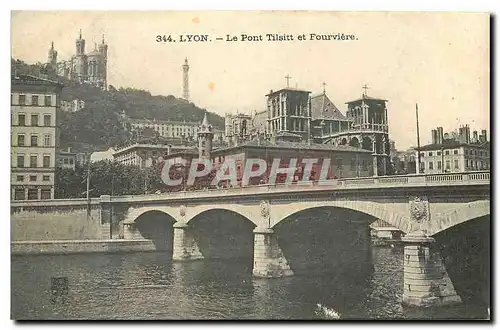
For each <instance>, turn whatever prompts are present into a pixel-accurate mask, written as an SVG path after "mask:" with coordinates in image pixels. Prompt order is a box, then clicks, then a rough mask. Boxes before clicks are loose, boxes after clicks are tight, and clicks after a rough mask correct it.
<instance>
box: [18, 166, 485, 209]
mask: <svg viewBox="0 0 500 330" xmlns="http://www.w3.org/2000/svg"><path fill="white" fill-rule="evenodd" d="M489 183H490V172H489V171H478V172H464V173H438V174H411V175H397V176H381V177H364V178H342V179H336V180H326V181H315V182H310V183H308V184H285V183H283V184H263V185H255V186H245V187H233V188H226V189H210V190H208V189H207V190H197V191H179V192H176V193H166V194H165V193H162V194H151V195H128V196H113V197H110V196H107V201H116V202H121V201H137V202H140V201H155V200H164V199H184V198H205V197H217V196H222V197H223V196H225V195H228V196H229V195H239V194H259V193H267V192H275V193H281V192H288V191H318V190H325V189H326V190H329V189H332V190H335V189H349V188H353V189H356V188H366V189H368V188H377V187H383V188H388V187H395V188H396V187H404V186H408V187H412V186H415V187H418V186H441V185H443V186H446V185H450V186H452V185H461V184H462V185H474V184H489ZM103 197H104V196H103ZM89 202H90V204H99V203H100V202H102V200H101V199H100V198H92V199H90V201H89V200H87V199H53V200H23V201H11V206H16V207H17V206H71V205H79V204H86V203H89Z"/></svg>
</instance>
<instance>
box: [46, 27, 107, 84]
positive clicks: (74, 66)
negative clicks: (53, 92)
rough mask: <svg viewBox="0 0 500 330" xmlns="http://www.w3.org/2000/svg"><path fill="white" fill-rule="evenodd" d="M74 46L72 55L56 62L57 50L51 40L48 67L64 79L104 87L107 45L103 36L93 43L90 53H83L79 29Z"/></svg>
mask: <svg viewBox="0 0 500 330" xmlns="http://www.w3.org/2000/svg"><path fill="white" fill-rule="evenodd" d="M75 46H76V52H75V54H74V55H73V56H71V57H70V58H69V59H68V60H63V61H59V62H58V61H57V51H56V50H55V48H54V43H53V42H52V45H51V47H50V49H49V54H48V62H47V64H48V68H49V69H51V70H52V71H54V72H56V73H57V75H58V76H62V77H65V78H66V79H70V80H75V81H78V82H80V83H85V84H90V85H93V86H97V87H99V88H102V89H106V88H107V78H106V77H107V63H108V45H107V44H106V42H105V41H104V36H103V37H102V40H101V42H100V43H95V44H94V49H93V50H92V51H91V52H90V53H85V39H83V37H82V31H81V30H80V34H79V36H78V39H76V41H75Z"/></svg>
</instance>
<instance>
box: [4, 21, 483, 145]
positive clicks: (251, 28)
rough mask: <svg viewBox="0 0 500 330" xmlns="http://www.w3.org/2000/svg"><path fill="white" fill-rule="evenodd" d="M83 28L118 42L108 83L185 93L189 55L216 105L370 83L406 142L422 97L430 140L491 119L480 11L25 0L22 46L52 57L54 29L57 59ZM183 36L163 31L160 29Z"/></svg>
mask: <svg viewBox="0 0 500 330" xmlns="http://www.w3.org/2000/svg"><path fill="white" fill-rule="evenodd" d="M79 29H82V32H83V37H84V39H85V40H86V52H87V53H88V52H91V51H92V50H93V49H94V42H100V40H101V37H102V35H103V34H104V35H105V39H106V41H107V43H108V45H109V48H108V84H111V85H114V86H115V87H117V88H118V87H134V88H140V89H145V90H148V91H150V92H151V93H152V94H153V95H157V94H161V95H170V94H171V95H175V96H177V97H180V96H181V92H182V91H181V86H182V69H181V66H182V64H183V62H184V58H185V57H188V59H189V64H190V76H189V77H190V93H191V99H192V101H193V102H194V103H196V104H197V105H198V106H200V107H202V108H207V109H208V110H209V111H213V112H216V113H218V114H220V115H224V113H226V112H232V113H236V111H239V112H253V110H259V111H260V110H263V109H265V106H266V98H265V94H267V93H268V92H269V90H271V89H274V90H277V89H279V88H283V87H286V80H285V78H284V77H285V76H286V75H287V74H289V75H290V76H291V80H290V87H296V86H297V87H298V88H302V89H307V90H309V91H312V92H313V93H320V92H322V90H323V86H322V83H323V82H325V83H326V84H327V86H326V92H327V95H328V96H329V97H330V99H331V100H332V101H333V102H334V103H335V104H336V105H337V107H338V108H339V109H340V110H341V111H342V112H343V113H345V110H346V106H345V102H347V101H350V100H353V99H356V98H358V97H360V96H361V93H362V91H363V90H362V88H361V87H362V86H363V85H364V84H368V86H369V87H370V89H369V90H368V95H370V96H374V97H380V98H384V99H387V100H389V103H388V118H389V134H390V138H391V139H392V140H395V141H396V147H397V148H398V149H399V150H403V149H405V148H407V147H409V146H412V145H416V128H415V103H416V102H418V106H419V117H420V136H421V144H422V145H423V144H427V143H430V140H431V133H430V130H431V129H433V128H435V127H437V126H443V128H444V131H445V132H447V131H450V130H452V129H456V128H458V126H459V125H460V124H470V126H471V132H472V130H476V129H477V130H481V129H483V128H484V129H487V130H488V136H489V134H490V132H489V125H490V116H489V113H490V108H489V93H490V92H489V90H490V86H489V75H490V74H489V70H490V67H489V63H490V59H489V16H488V14H479V13H474V14H473V13H460V14H459V13H454V14H452V13H427V14H425V13H361V12H358V13H338V12H337V13H328V12H287V13H284V12H266V13H261V12H175V13H174V12H70V11H66V12H15V13H13V14H12V57H14V58H18V59H21V60H23V61H25V62H28V63H35V62H37V61H40V62H46V61H47V53H48V49H49V47H50V43H51V41H53V42H54V44H55V48H56V50H57V51H58V52H59V54H58V60H67V59H69V57H70V56H71V55H73V54H74V53H75V48H76V47H75V40H76V38H77V37H78V31H79ZM242 33H246V34H249V35H260V34H263V37H264V40H265V34H266V33H279V34H292V35H294V38H295V41H285V42H268V41H262V42H225V41H216V40H215V38H216V37H223V38H224V39H225V38H226V34H231V35H236V36H240V35H241V34H242ZM303 33H304V34H306V36H308V34H309V33H316V34H337V33H344V34H348V35H351V34H353V35H356V37H357V40H355V41H309V40H307V41H298V40H297V35H299V34H303ZM159 34H161V35H171V36H172V38H174V39H177V42H176V43H157V42H156V41H155V39H156V36H157V35H159ZM180 34H208V35H209V38H211V39H212V42H208V43H180V42H179V40H178V37H179V35H180Z"/></svg>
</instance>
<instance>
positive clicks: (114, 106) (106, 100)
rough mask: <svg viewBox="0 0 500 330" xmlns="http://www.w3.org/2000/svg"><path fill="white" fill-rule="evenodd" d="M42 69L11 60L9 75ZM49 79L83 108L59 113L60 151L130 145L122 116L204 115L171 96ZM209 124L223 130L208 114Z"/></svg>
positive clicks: (186, 118)
mask: <svg viewBox="0 0 500 330" xmlns="http://www.w3.org/2000/svg"><path fill="white" fill-rule="evenodd" d="M41 66H42V64H41V63H39V64H34V65H28V64H26V63H24V62H22V61H19V60H14V59H11V69H12V72H14V71H16V72H17V73H18V74H19V73H26V74H32V75H36V76H38V75H39V73H40V68H41ZM48 75H49V78H51V79H55V80H58V81H61V82H63V83H64V84H65V87H64V88H63V90H62V94H61V100H64V101H71V100H74V99H80V100H83V101H85V108H83V109H82V110H81V111H79V112H76V113H68V112H63V111H59V112H58V121H59V127H60V131H61V140H60V141H61V147H62V148H66V147H72V148H73V150H74V151H76V152H81V151H92V150H105V149H108V148H110V147H114V146H116V145H121V144H125V143H128V142H131V141H132V140H133V139H134V136H132V134H131V133H130V131H129V130H127V125H126V123H125V122H123V120H122V118H121V114H122V112H124V113H125V114H126V115H127V116H128V117H130V118H146V119H156V120H171V121H191V122H201V121H202V120H203V116H204V113H205V111H206V110H205V109H201V108H199V107H197V106H196V105H194V104H193V103H189V102H187V101H185V100H182V99H178V98H176V97H174V96H173V95H169V96H161V95H155V96H153V95H151V93H150V92H148V91H144V90H139V89H133V88H119V89H116V88H115V87H114V86H112V85H110V86H109V88H108V90H107V91H103V90H101V89H99V88H98V87H94V86H91V85H88V84H80V83H78V82H75V81H70V80H67V79H65V78H63V77H59V76H56V75H55V73H54V72H51V71H50V70H49V72H48ZM208 120H209V121H210V122H211V123H212V125H213V126H214V127H220V128H222V127H223V125H224V119H223V118H222V117H221V116H218V115H216V114H213V113H208Z"/></svg>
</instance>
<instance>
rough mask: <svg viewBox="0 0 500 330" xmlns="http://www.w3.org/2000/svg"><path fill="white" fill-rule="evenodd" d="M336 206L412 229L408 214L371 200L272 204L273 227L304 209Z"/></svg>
mask: <svg viewBox="0 0 500 330" xmlns="http://www.w3.org/2000/svg"><path fill="white" fill-rule="evenodd" d="M324 207H334V208H340V209H348V210H353V211H357V212H361V213H364V214H367V215H370V216H373V217H375V218H377V219H381V220H383V221H385V222H387V223H389V224H391V225H392V226H394V227H396V228H398V229H399V230H401V231H402V232H404V233H409V232H411V231H412V223H411V221H410V219H409V217H408V216H407V215H406V214H402V213H401V212H400V211H398V210H397V209H396V208H391V207H388V206H387V205H381V204H379V203H375V202H369V201H341V200H339V201H324V202H321V201H319V202H304V203H297V204H295V205H294V206H293V207H290V205H284V206H281V205H272V206H271V228H272V227H274V226H276V225H277V224H279V223H280V222H281V221H283V220H285V219H287V218H289V217H290V216H292V215H294V214H297V213H299V212H302V211H306V210H310V209H314V208H324Z"/></svg>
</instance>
